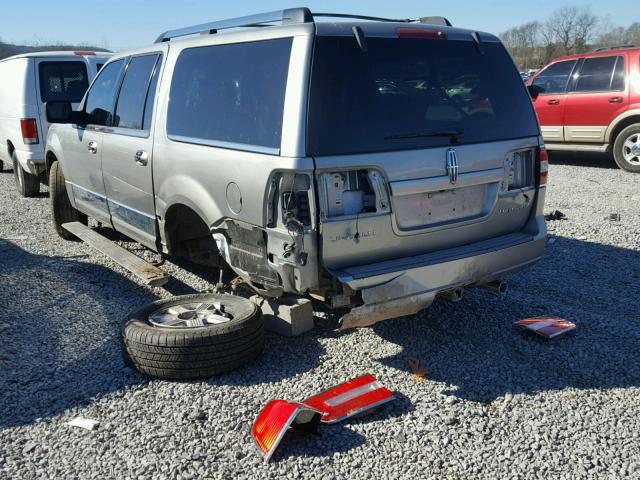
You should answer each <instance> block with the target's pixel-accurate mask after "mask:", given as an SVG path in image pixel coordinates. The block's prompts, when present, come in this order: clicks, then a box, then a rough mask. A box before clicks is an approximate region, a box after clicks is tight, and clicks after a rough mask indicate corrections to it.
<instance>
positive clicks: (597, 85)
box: [571, 56, 624, 92]
mask: <svg viewBox="0 0 640 480" xmlns="http://www.w3.org/2000/svg"><path fill="white" fill-rule="evenodd" d="M618 63H620V67H618ZM616 74H617V75H616ZM571 90H572V91H574V92H606V91H610V90H624V57H618V56H611V57H592V58H585V59H584V62H583V63H582V67H581V68H580V72H579V74H577V75H576V80H575V83H574V86H573V88H572V89H571Z"/></svg>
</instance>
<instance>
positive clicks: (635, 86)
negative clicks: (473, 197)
mask: <svg viewBox="0 0 640 480" xmlns="http://www.w3.org/2000/svg"><path fill="white" fill-rule="evenodd" d="M527 83H528V84H529V85H530V89H531V90H532V97H533V102H534V105H535V107H536V111H537V112H538V118H539V120H540V125H541V128H542V135H543V136H544V140H545V145H546V147H547V149H548V150H572V151H591V152H612V153H613V157H614V158H615V161H616V163H617V164H618V165H619V166H620V167H621V168H623V169H625V170H628V171H630V172H640V47H612V48H606V49H599V50H596V51H595V52H592V53H586V54H582V55H572V56H569V57H562V58H557V59H555V60H553V61H552V62H551V63H550V64H549V65H547V66H546V67H544V68H543V69H542V70H541V71H539V72H538V73H537V74H536V75H534V76H533V77H532V78H530V79H529V80H528V82H527Z"/></svg>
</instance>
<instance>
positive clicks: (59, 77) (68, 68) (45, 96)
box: [39, 62, 89, 103]
mask: <svg viewBox="0 0 640 480" xmlns="http://www.w3.org/2000/svg"><path fill="white" fill-rule="evenodd" d="M39 70H40V72H39V73H40V98H41V99H42V101H43V102H48V101H51V100H58V101H64V102H72V103H77V102H79V101H80V100H82V97H83V96H84V93H85V92H86V91H87V88H88V87H89V81H88V80H87V66H86V65H85V63H84V62H40V66H39Z"/></svg>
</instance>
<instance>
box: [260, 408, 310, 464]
mask: <svg viewBox="0 0 640 480" xmlns="http://www.w3.org/2000/svg"><path fill="white" fill-rule="evenodd" d="M321 415H322V412H319V411H317V410H314V409H312V408H309V407H307V406H306V405H304V404H302V403H299V402H288V401H287V400H271V401H270V402H269V403H267V405H266V406H265V407H264V408H263V409H262V411H261V412H260V414H259V415H258V418H256V420H255V422H253V427H252V428H251V435H252V436H253V439H254V441H255V442H256V445H257V446H258V448H259V449H260V451H261V452H262V455H263V456H264V461H265V463H266V462H268V461H269V459H270V458H271V455H273V452H274V451H275V450H276V448H277V447H278V445H279V444H280V442H281V441H282V438H283V437H284V435H285V433H287V431H288V430H289V428H290V427H291V426H292V425H294V422H296V424H297V425H305V424H312V425H315V426H317V424H318V420H319V419H320V416H321Z"/></svg>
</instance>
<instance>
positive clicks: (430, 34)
mask: <svg viewBox="0 0 640 480" xmlns="http://www.w3.org/2000/svg"><path fill="white" fill-rule="evenodd" d="M396 35H397V36H398V38H421V39H423V40H446V39H447V34H446V33H444V32H442V31H440V30H432V29H427V28H396Z"/></svg>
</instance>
